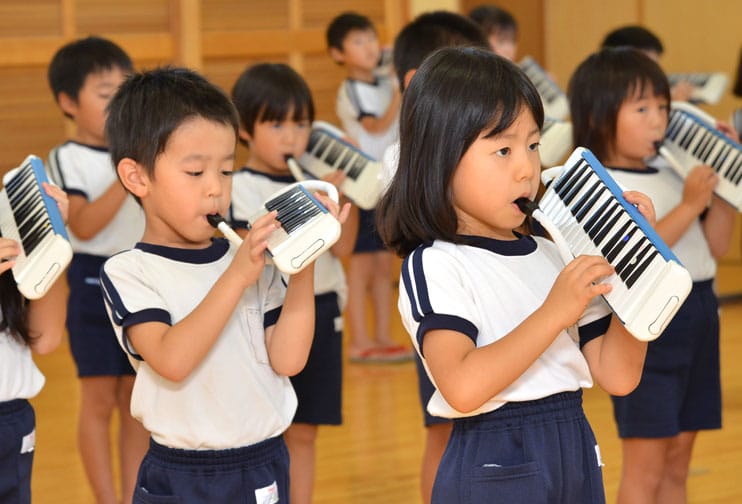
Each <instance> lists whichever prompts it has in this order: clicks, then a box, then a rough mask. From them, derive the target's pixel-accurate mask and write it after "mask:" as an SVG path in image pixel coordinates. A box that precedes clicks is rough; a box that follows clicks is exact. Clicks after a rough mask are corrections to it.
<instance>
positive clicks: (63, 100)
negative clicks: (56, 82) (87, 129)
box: [57, 91, 77, 117]
mask: <svg viewBox="0 0 742 504" xmlns="http://www.w3.org/2000/svg"><path fill="white" fill-rule="evenodd" d="M57 103H59V108H61V109H62V112H64V114H65V115H67V116H69V117H75V115H76V114H77V100H75V99H73V98H72V97H71V96H70V95H68V94H67V93H65V92H64V91H60V92H59V94H57Z"/></svg>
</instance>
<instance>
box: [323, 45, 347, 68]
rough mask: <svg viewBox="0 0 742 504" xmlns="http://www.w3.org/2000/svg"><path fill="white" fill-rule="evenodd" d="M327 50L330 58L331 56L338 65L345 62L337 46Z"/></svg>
mask: <svg viewBox="0 0 742 504" xmlns="http://www.w3.org/2000/svg"><path fill="white" fill-rule="evenodd" d="M327 52H328V53H330V58H332V59H333V60H334V61H335V63H337V64H338V65H342V64H343V63H344V62H345V58H344V57H343V51H341V50H340V49H338V48H337V47H330V48H329V49H328V50H327Z"/></svg>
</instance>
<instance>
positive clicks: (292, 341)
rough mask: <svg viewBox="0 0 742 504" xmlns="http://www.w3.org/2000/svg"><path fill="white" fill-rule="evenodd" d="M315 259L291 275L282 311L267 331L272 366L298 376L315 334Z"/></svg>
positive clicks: (280, 372)
mask: <svg viewBox="0 0 742 504" xmlns="http://www.w3.org/2000/svg"><path fill="white" fill-rule="evenodd" d="M314 315H315V314H314V263H312V264H310V265H309V266H307V267H306V268H304V269H303V270H301V271H300V272H298V273H296V274H294V275H291V277H289V282H288V286H287V288H286V297H285V298H284V301H283V306H282V308H281V315H280V316H279V317H278V321H277V322H276V324H275V325H274V326H271V327H268V328H267V329H266V332H265V344H266V347H267V349H268V357H269V358H270V362H271V367H272V368H273V370H274V371H275V372H276V373H278V374H279V375H284V376H294V375H295V374H297V373H299V372H300V371H301V370H302V369H304V366H305V365H306V363H307V358H308V357H309V350H310V348H311V347H312V338H313V336H314Z"/></svg>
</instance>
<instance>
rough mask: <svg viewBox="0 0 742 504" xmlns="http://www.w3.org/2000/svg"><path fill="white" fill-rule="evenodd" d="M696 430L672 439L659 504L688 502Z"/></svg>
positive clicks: (658, 499)
mask: <svg viewBox="0 0 742 504" xmlns="http://www.w3.org/2000/svg"><path fill="white" fill-rule="evenodd" d="M696 434H697V433H696V432H681V433H680V434H678V435H677V436H675V437H674V438H672V439H671V441H670V446H669V448H668V452H667V464H666V465H665V474H664V475H663V476H662V482H661V483H660V489H659V492H658V493H657V504H671V503H676V502H677V503H685V502H688V495H687V483H688V472H689V470H690V460H691V455H692V454H693V444H694V443H695V441H696Z"/></svg>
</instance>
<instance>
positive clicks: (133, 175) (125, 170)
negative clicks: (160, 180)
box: [116, 158, 150, 199]
mask: <svg viewBox="0 0 742 504" xmlns="http://www.w3.org/2000/svg"><path fill="white" fill-rule="evenodd" d="M116 172H117V173H118V176H119V180H120V181H121V184H122V185H123V186H124V188H125V189H126V190H127V191H129V192H130V193H131V194H133V195H134V196H136V197H138V198H140V199H141V198H142V197H143V196H146V195H147V193H148V192H149V181H150V179H149V176H148V175H147V173H146V172H145V171H144V169H143V168H142V166H141V165H140V164H139V163H137V162H136V161H134V160H133V159H131V158H124V159H122V160H121V161H119V164H118V166H117V167H116Z"/></svg>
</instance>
